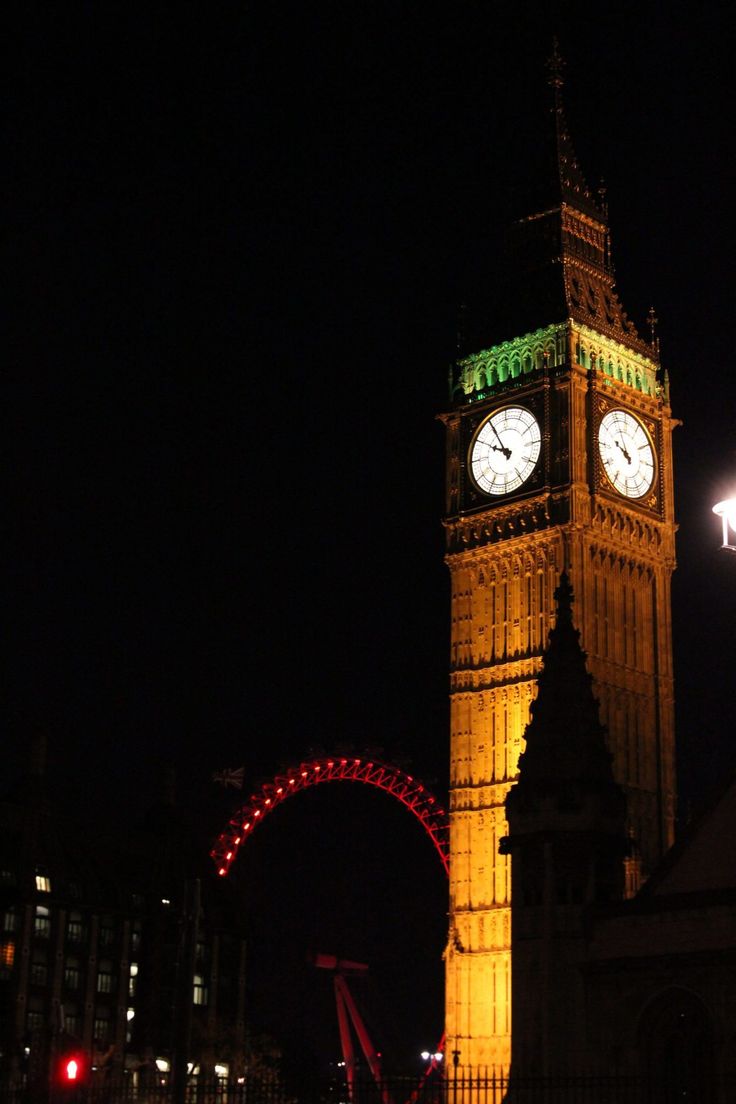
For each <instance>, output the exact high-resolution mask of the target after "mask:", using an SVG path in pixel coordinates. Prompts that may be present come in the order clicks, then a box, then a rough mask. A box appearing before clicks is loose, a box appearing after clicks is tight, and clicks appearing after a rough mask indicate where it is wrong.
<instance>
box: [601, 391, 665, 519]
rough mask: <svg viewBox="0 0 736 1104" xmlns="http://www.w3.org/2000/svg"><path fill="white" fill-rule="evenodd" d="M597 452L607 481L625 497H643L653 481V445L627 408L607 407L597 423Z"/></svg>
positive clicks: (642, 427) (637, 420)
mask: <svg viewBox="0 0 736 1104" xmlns="http://www.w3.org/2000/svg"><path fill="white" fill-rule="evenodd" d="M598 452H599V455H600V458H601V463H602V465H603V470H604V472H605V473H606V476H607V477H608V479H609V481H610V482H611V484H612V485H613V487H614V488H615V490H617V491H618V492H619V494H622V495H624V496H625V497H626V498H643V496H644V495H645V494H646V493H647V492H648V491H649V490H650V488H651V486H652V484H653V483H654V448H653V447H652V442H651V439H650V437H649V434H648V433H647V431H646V430H645V429H644V426H643V425H642V424H641V422H640V421H639V419H638V418H636V417H634V415H633V414H631V413H629V411H628V410H609V411H608V412H607V413H606V414H604V415H603V417H602V418H601V421H600V425H599V426H598Z"/></svg>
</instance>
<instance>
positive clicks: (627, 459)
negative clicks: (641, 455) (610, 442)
mask: <svg viewBox="0 0 736 1104" xmlns="http://www.w3.org/2000/svg"><path fill="white" fill-rule="evenodd" d="M616 444H617V445H618V447H619V448H620V449H621V452H622V453H623V454H624V459H625V460H626V463H627V464H630V463H631V457H630V456H629V454H628V452H627V451H626V449H625V448H624V446H623V445H622V444H621V443H620V442H619V441H616Z"/></svg>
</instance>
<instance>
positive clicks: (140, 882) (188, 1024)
mask: <svg viewBox="0 0 736 1104" xmlns="http://www.w3.org/2000/svg"><path fill="white" fill-rule="evenodd" d="M155 819H156V823H153V824H149V825H148V826H147V827H146V828H145V829H144V830H142V831H140V832H133V833H131V834H130V836H129V838H128V839H123V838H122V836H121V838H120V839H119V840H117V841H112V843H110V842H108V843H106V844H105V849H104V850H105V854H104V861H101V860H100V858H99V855H100V847H99V845H97V844H95V843H94V842H93V841H95V840H96V837H97V836H98V832H97V830H96V826H94V825H87V826H82V827H81V828H80V827H79V826H78V825H75V824H74V823H72V822H71V821H70V820H69V819H68V818H67V817H66V816H64V815H63V814H62V813H61V812H59V811H58V810H56V809H52V805H51V803H50V802H49V801H48V800H47V798H46V797H45V794H44V778H43V764H42V755H41V754H40V753H39V752H38V751H37V752H36V754H35V765H34V769H33V770H32V771H31V776H30V778H29V779H28V780H26V782H25V784H24V785H23V786H22V787H21V789H20V791H19V792H17V793H16V794H14V795H12V796H11V797H9V798H8V799H6V800H5V801H3V802H1V803H0V840H1V841H2V842H1V845H0V920H1V924H2V930H1V931H0V1084H3V1083H8V1082H11V1083H13V1084H18V1083H27V1084H28V1085H29V1086H32V1085H33V1084H34V1083H38V1084H39V1085H43V1084H47V1083H48V1078H49V1072H50V1069H51V1067H52V1066H53V1063H54V1060H55V1052H56V1051H57V1050H58V1047H59V1045H60V1040H61V1039H69V1038H72V1039H74V1040H76V1041H77V1042H78V1044H79V1046H80V1048H81V1049H82V1051H83V1052H84V1053H85V1055H87V1056H88V1059H89V1061H90V1063H91V1065H92V1066H93V1067H94V1068H95V1071H96V1072H95V1076H98V1077H102V1076H105V1075H106V1074H107V1072H108V1071H109V1072H110V1073H114V1074H115V1075H116V1076H118V1077H119V1076H120V1075H121V1071H122V1070H126V1071H127V1075H128V1076H130V1077H131V1078H132V1079H133V1080H135V1081H138V1082H140V1081H144V1080H145V1079H146V1078H159V1079H160V1078H161V1076H163V1077H164V1078H165V1077H166V1076H168V1075H169V1073H170V1071H171V1066H172V1060H173V1057H174V1054H175V1053H176V1051H177V1048H179V1051H180V1052H181V1050H182V1048H186V1053H187V1055H188V1061H190V1062H191V1064H192V1065H193V1066H194V1067H197V1066H201V1069H202V1071H203V1073H206V1075H207V1076H209V1077H212V1076H214V1074H215V1067H216V1066H217V1067H218V1068H219V1070H220V1071H221V1072H222V1075H223V1076H227V1075H230V1076H235V1075H236V1074H237V1073H240V1072H242V1067H243V1065H244V1061H245V1057H244V1055H245V937H244V933H243V931H242V927H240V926H239V924H238V922H237V916H238V912H237V910H235V909H232V908H228V907H227V904H228V903H227V901H226V900H225V896H226V894H227V888H226V887H223V886H221V885H219V884H216V882H215V877H214V874H213V875H212V881H211V882H210V881H209V880H208V879H207V877H206V874H207V873H208V871H207V870H206V863H207V861H208V860H207V858H206V851H205V850H204V849H203V851H202V854H203V856H204V859H203V861H202V863H201V866H203V867H204V868H205V880H204V881H199V880H198V879H197V877H195V874H197V873H199V872H200V871H199V870H198V867H197V865H196V864H195V863H194V862H191V863H190V862H189V859H190V855H189V854H187V850H188V848H187V843H186V839H185V838H183V837H182V836H180V835H179V833H178V831H177V824H176V811H175V809H174V808H173V806H172V805H170V804H168V803H166V802H164V803H163V804H162V806H161V808H160V809H159V810H158V814H157V817H156V818H155ZM234 918H235V919H234Z"/></svg>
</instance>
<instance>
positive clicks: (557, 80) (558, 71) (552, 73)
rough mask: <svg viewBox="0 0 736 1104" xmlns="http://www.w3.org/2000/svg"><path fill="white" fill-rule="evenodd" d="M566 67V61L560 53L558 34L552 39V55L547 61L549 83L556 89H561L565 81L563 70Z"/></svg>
mask: <svg viewBox="0 0 736 1104" xmlns="http://www.w3.org/2000/svg"><path fill="white" fill-rule="evenodd" d="M564 68H565V62H564V60H563V58H562V55H561V54H560V48H559V43H558V41H557V36H556V35H555V37H554V38H553V39H552V56H551V57H550V59H549V60H548V62H547V71H548V73H549V85H550V88H554V89H555V91H559V89H561V88H562V86H563V84H564V83H565V82H564V80H563V78H562V72H563V70H564Z"/></svg>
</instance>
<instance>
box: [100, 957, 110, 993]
mask: <svg viewBox="0 0 736 1104" xmlns="http://www.w3.org/2000/svg"><path fill="white" fill-rule="evenodd" d="M112 990H113V976H112V962H110V961H109V960H105V961H103V962H101V963H100V968H99V971H98V973H97V992H98V993H112Z"/></svg>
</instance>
